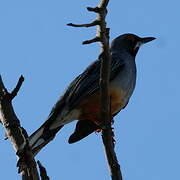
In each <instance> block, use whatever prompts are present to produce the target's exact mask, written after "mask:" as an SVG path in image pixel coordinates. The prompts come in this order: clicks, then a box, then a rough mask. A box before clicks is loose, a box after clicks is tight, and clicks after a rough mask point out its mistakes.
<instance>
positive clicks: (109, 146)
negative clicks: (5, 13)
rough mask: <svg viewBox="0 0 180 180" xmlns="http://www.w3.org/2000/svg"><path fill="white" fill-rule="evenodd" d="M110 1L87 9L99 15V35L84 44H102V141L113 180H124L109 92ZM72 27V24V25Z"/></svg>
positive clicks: (102, 0)
mask: <svg viewBox="0 0 180 180" xmlns="http://www.w3.org/2000/svg"><path fill="white" fill-rule="evenodd" d="M108 3H109V0H100V3H99V5H98V6H97V7H95V8H92V7H87V10H88V11H92V12H95V13H97V18H96V20H95V21H96V22H98V24H97V33H96V37H95V38H94V39H92V40H87V41H84V42H83V44H90V43H94V42H98V41H99V42H100V43H101V53H100V56H99V59H101V71H100V81H99V84H100V96H101V122H102V128H103V130H102V140H103V144H104V147H105V152H106V157H107V160H108V164H109V167H110V171H111V178H112V180H122V174H121V170H120V165H119V164H118V160H117V157H116V153H115V151H114V146H115V145H114V139H113V137H114V133H113V131H112V128H111V123H112V114H111V112H110V92H109V77H110V60H111V59H110V58H111V56H110V49H109V28H106V21H105V18H106V14H107V8H106V7H107V5H108ZM71 25H72V24H71ZM74 27H88V26H87V24H83V25H75V26H74Z"/></svg>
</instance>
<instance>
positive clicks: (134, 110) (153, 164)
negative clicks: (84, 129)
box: [0, 0, 180, 180]
mask: <svg viewBox="0 0 180 180" xmlns="http://www.w3.org/2000/svg"><path fill="white" fill-rule="evenodd" d="M97 3H98V1H97V0H96V1H90V0H89V1H83V0H76V1H65V0H62V1H57V0H54V1H47V0H36V1H35V0H31V1H23V0H16V1H12V0H8V1H5V0H4V1H3V0H1V1H0V60H1V66H0V73H1V74H2V76H3V79H4V81H5V83H6V86H7V87H8V88H9V90H11V89H12V88H13V87H14V86H15V84H16V82H17V80H18V78H19V76H20V75H21V74H23V75H24V77H25V78H26V79H25V82H24V84H23V86H22V89H21V91H20V93H19V94H18V96H17V97H16V99H15V100H14V107H15V110H16V113H17V115H18V117H19V118H20V120H21V123H22V126H23V127H24V128H26V129H27V131H28V133H29V134H30V133H32V132H33V131H34V130H35V129H36V128H38V127H39V126H40V124H42V122H44V121H45V119H46V117H47V116H48V114H49V112H50V110H51V107H52V106H53V104H54V103H55V102H56V100H57V99H58V97H59V96H60V95H61V94H62V93H63V91H64V89H65V88H66V87H67V85H68V84H69V83H70V82H71V81H72V80H73V79H74V78H75V77H76V76H77V75H78V74H79V73H81V72H82V71H83V70H84V68H85V67H86V66H87V65H88V64H90V62H92V61H94V60H95V59H96V57H97V56H98V54H99V45H98V44H92V45H87V46H83V45H81V42H82V41H83V40H86V39H90V38H92V37H94V35H95V32H96V31H95V28H88V29H86V28H84V29H83V28H80V29H78V28H71V27H67V26H66V24H67V23H70V22H73V23H87V22H90V21H92V20H93V19H94V18H95V14H93V13H90V12H87V11H86V9H85V7H87V6H95V5H96V4H97ZM179 7H180V3H179V1H178V0H174V1H163V0H159V1H157V0H151V1H143V0H139V1H130V0H126V1H120V0H119V1H110V3H109V14H108V18H107V23H108V27H110V28H111V33H110V35H111V39H113V38H115V37H116V36H118V35H120V34H123V33H126V32H131V33H135V34H137V35H139V36H154V37H156V38H157V40H156V41H153V42H151V43H149V44H146V45H145V46H144V47H142V48H141V49H140V51H139V53H138V55H137V57H136V62H137V68H138V77H137V85H136V89H135V92H134V94H133V96H132V98H131V100H130V103H129V104H128V106H127V107H126V109H125V110H123V111H122V112H121V113H120V114H119V115H118V116H116V118H115V125H114V126H115V134H116V142H117V143H116V152H117V156H118V159H119V161H120V164H121V168H122V173H123V176H124V179H125V180H162V179H163V180H169V179H171V180H179V179H180V173H179V162H180V155H179V154H180V142H179V137H180V131H179V128H180V120H179V111H180V110H179V103H178V101H179V99H180V95H179V92H180V85H179V84H180V83H179V82H180V80H179V74H180V72H179V67H180V54H179V51H180V49H179V48H180V45H179V42H180V35H179V32H180V25H179V17H180V11H179ZM74 125H75V123H71V124H69V125H67V126H66V127H65V128H63V129H62V131H61V132H60V133H59V134H58V135H57V137H56V139H55V140H54V141H53V142H52V143H50V144H49V145H48V146H47V147H46V148H44V150H43V151H42V152H41V153H40V154H39V155H38V156H37V158H36V159H37V160H38V159H39V160H40V161H41V162H42V163H43V164H44V165H45V166H46V168H47V171H48V175H49V176H50V177H51V178H52V179H53V180H56V179H62V180H70V179H78V180H81V179H82V180H83V179H86V180H92V179H103V180H108V179H110V177H109V172H108V169H107V164H106V160H105V157H104V150H103V146H102V142H101V136H100V134H97V135H96V134H92V135H91V136H89V137H88V138H86V139H84V140H82V141H80V142H78V143H76V144H73V145H69V144H68V143H67V139H68V137H69V135H70V134H71V132H72V131H73V130H74ZM0 137H1V138H0V159H1V161H0V162H1V163H0V166H1V173H0V179H14V180H15V179H19V176H18V175H17V169H16V157H15V155H14V151H13V149H12V147H11V145H10V143H9V141H4V140H3V137H4V131H3V128H0Z"/></svg>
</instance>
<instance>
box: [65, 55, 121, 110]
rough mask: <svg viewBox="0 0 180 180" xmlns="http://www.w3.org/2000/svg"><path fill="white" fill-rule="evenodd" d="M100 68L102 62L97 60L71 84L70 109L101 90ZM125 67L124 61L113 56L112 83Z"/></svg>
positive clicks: (68, 99)
mask: <svg viewBox="0 0 180 180" xmlns="http://www.w3.org/2000/svg"><path fill="white" fill-rule="evenodd" d="M100 66H101V60H96V61H95V62H94V63H92V64H91V65H90V66H89V67H88V68H87V69H86V70H85V71H84V72H83V73H82V74H80V75H79V76H78V78H77V79H76V80H75V81H73V82H72V83H71V85H70V91H69V93H68V94H67V98H66V101H67V102H68V104H69V106H70V108H74V107H75V106H76V105H77V104H78V103H79V102H80V101H81V100H82V99H83V98H85V97H87V96H90V95H91V94H93V93H94V92H96V91H97V90H99V79H100ZM123 67H124V61H123V60H122V59H120V58H118V56H117V55H116V54H114V55H112V59H111V66H110V81H111V80H113V79H114V77H115V76H116V75H117V73H119V72H120V71H121V70H122V68H123ZM67 91H68V90H67Z"/></svg>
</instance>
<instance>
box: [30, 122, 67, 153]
mask: <svg viewBox="0 0 180 180" xmlns="http://www.w3.org/2000/svg"><path fill="white" fill-rule="evenodd" d="M62 127H63V125H62V126H59V127H57V128H55V129H50V124H49V122H48V121H46V122H45V123H44V124H43V125H42V126H41V127H40V128H39V129H37V130H36V131H35V132H34V133H33V134H32V135H31V136H30V137H29V145H30V147H31V148H32V153H33V156H35V155H36V154H37V153H38V152H39V151H40V150H41V149H42V148H43V147H44V146H45V145H46V144H48V143H49V142H50V141H51V140H53V139H54V137H55V135H56V133H57V132H58V131H59V130H60V129H61V128H62Z"/></svg>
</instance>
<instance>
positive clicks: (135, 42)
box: [111, 34, 156, 57]
mask: <svg viewBox="0 0 180 180" xmlns="http://www.w3.org/2000/svg"><path fill="white" fill-rule="evenodd" d="M154 39H156V38H154V37H144V38H141V37H139V36H136V35H134V34H123V35H121V36H118V37H117V38H115V39H114V40H113V41H112V44H111V49H112V50H115V51H122V50H125V51H127V52H129V53H130V54H131V55H132V56H134V57H135V56H136V54H137V52H138V50H139V48H140V46H141V45H143V44H145V43H147V42H150V41H152V40H154Z"/></svg>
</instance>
